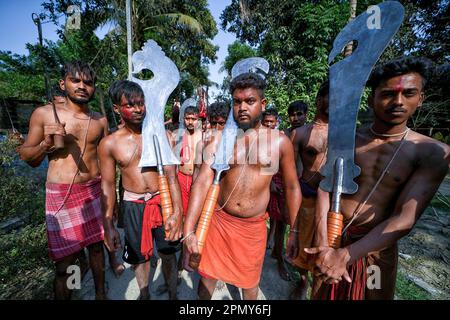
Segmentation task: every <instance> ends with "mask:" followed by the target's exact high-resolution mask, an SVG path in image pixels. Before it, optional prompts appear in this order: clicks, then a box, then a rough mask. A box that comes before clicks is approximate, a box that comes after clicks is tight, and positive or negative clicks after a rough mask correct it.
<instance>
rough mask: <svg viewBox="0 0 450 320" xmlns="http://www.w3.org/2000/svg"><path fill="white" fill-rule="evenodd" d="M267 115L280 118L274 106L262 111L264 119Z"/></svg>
mask: <svg viewBox="0 0 450 320" xmlns="http://www.w3.org/2000/svg"><path fill="white" fill-rule="evenodd" d="M267 116H274V117H275V118H278V112H277V110H276V109H273V108H270V109H266V110H265V111H263V113H262V119H264V118H265V117H267Z"/></svg>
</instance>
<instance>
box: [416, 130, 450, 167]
mask: <svg viewBox="0 0 450 320" xmlns="http://www.w3.org/2000/svg"><path fill="white" fill-rule="evenodd" d="M408 140H410V141H411V142H413V143H414V144H415V145H416V152H417V154H418V156H419V157H420V159H421V160H423V161H422V163H427V165H431V166H447V167H448V165H449V163H450V147H449V146H448V145H447V144H445V143H442V142H440V141H438V140H436V139H433V138H430V137H428V136H425V135H423V134H420V133H418V132H415V131H412V130H411V131H410V133H409V139H408Z"/></svg>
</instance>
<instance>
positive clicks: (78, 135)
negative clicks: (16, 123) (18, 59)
mask: <svg viewBox="0 0 450 320" xmlns="http://www.w3.org/2000/svg"><path fill="white" fill-rule="evenodd" d="M95 81H96V75H95V72H94V71H93V70H92V69H91V67H90V66H89V65H88V64H86V63H84V62H81V61H74V62H71V63H66V64H65V65H64V67H63V69H62V78H61V80H60V81H59V86H60V88H61V90H63V91H64V94H65V96H66V97H67V99H65V100H64V101H63V103H57V104H55V109H56V114H57V116H58V118H59V121H60V123H57V121H55V115H54V111H53V107H52V105H51V104H48V105H45V106H43V107H40V108H37V109H36V110H35V111H34V112H33V114H32V116H31V119H30V129H29V132H28V137H27V140H26V141H25V143H24V144H23V145H22V146H21V147H20V149H19V150H18V151H19V154H20V157H21V159H22V160H24V161H26V162H27V163H28V164H29V165H30V166H32V167H37V166H39V165H40V163H41V162H42V161H43V160H44V158H45V157H46V156H47V155H48V160H49V165H48V171H47V183H46V199H45V211H46V215H45V220H46V226H47V237H48V249H49V254H50V257H51V259H52V260H53V261H55V266H56V274H55V282H54V293H55V299H70V297H71V290H70V289H69V288H68V286H67V279H68V277H69V276H70V273H68V268H69V266H71V265H74V264H75V263H76V260H77V258H78V256H79V254H80V251H81V250H83V248H85V247H87V248H88V250H89V262H90V265H91V267H92V272H93V276H94V283H95V297H96V299H104V298H105V297H106V295H105V285H104V282H105V281H104V277H105V275H104V274H105V272H104V267H105V264H104V255H103V244H102V242H103V225H102V212H101V204H100V195H101V190H100V171H99V167H98V160H97V146H98V143H99V141H100V139H102V138H103V137H104V136H105V135H107V134H108V125H107V121H106V118H105V117H103V116H102V115H101V114H99V113H97V112H93V111H91V110H90V109H89V105H88V103H89V102H90V101H91V100H92V98H93V96H94V93H95ZM56 136H59V137H61V136H62V137H63V139H64V147H63V148H61V149H56V147H55V141H54V139H55V138H56Z"/></svg>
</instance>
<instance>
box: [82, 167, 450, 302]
mask: <svg viewBox="0 0 450 320" xmlns="http://www.w3.org/2000/svg"><path fill="white" fill-rule="evenodd" d="M449 200H450V175H448V176H447V177H446V179H445V180H444V182H443V183H442V185H441V187H440V188H439V191H438V193H437V195H436V197H435V198H434V199H433V201H432V203H431V205H430V206H429V208H427V210H426V211H425V212H424V214H423V215H422V217H421V218H420V220H419V221H418V222H417V224H416V226H415V227H414V229H413V230H412V231H411V233H410V234H409V235H408V236H406V237H405V238H403V239H402V240H400V241H399V270H398V273H399V274H400V275H401V276H402V277H405V278H406V279H407V280H406V281H408V282H410V283H411V284H412V285H413V286H416V287H418V288H421V289H420V290H422V291H424V292H426V293H427V295H426V296H425V298H426V299H439V300H441V299H450V206H449V205H448V202H449ZM118 257H120V254H118ZM106 268H107V270H106V282H107V289H108V296H109V298H110V299H117V300H134V299H137V297H138V295H139V292H138V288H137V283H136V279H135V277H134V273H133V271H132V270H131V268H130V266H129V265H126V270H125V272H124V274H122V276H121V277H120V278H116V277H115V276H114V274H113V272H112V271H111V268H110V267H109V265H108V263H107V264H106ZM151 278H152V279H153V281H152V284H151V289H150V291H151V295H152V299H155V300H164V299H167V298H168V295H167V294H162V295H159V296H158V295H156V293H155V289H156V288H157V287H158V286H159V285H160V284H162V283H163V278H162V274H161V261H160V260H159V261H158V265H157V268H156V270H152V272H151ZM182 278H183V280H182V282H181V284H180V285H179V286H178V297H179V299H185V300H195V299H196V291H197V286H198V281H199V276H198V274H196V273H188V272H186V271H183V273H182ZM293 286H294V282H293V281H289V282H288V281H284V280H282V279H281V278H280V276H279V275H278V272H277V266H276V261H275V260H274V259H272V258H271V257H270V250H266V256H265V260H264V267H263V273H262V278H261V283H260V292H259V296H258V299H261V300H266V299H267V300H285V299H288V296H289V293H290V292H291V290H292V289H293ZM399 286H400V285H399V283H397V293H396V299H405V295H404V294H405V292H401V291H402V290H403V291H404V290H406V291H408V290H410V289H402V288H399ZM93 298H94V286H93V281H92V274H91V272H89V273H88V274H87V276H86V277H85V279H84V281H83V283H82V288H81V290H79V291H78V292H76V294H75V295H74V299H88V300H91V299H93ZM410 298H412V299H424V297H423V296H419V297H417V296H414V294H412V296H411V297H410ZM213 299H217V300H221V299H225V300H229V299H240V295H239V290H237V289H236V288H235V287H232V286H229V285H224V284H223V283H219V284H218V286H217V288H216V291H215V293H214V295H213Z"/></svg>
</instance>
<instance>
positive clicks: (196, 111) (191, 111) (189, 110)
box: [183, 106, 200, 116]
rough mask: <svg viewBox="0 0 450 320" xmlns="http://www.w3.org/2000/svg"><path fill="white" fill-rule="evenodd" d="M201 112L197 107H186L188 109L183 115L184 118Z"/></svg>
mask: <svg viewBox="0 0 450 320" xmlns="http://www.w3.org/2000/svg"><path fill="white" fill-rule="evenodd" d="M199 112H200V111H198V108H197V107H194V106H189V107H186V109H184V114H183V116H184V115H186V114H196V113H197V114H198V113H199Z"/></svg>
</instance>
